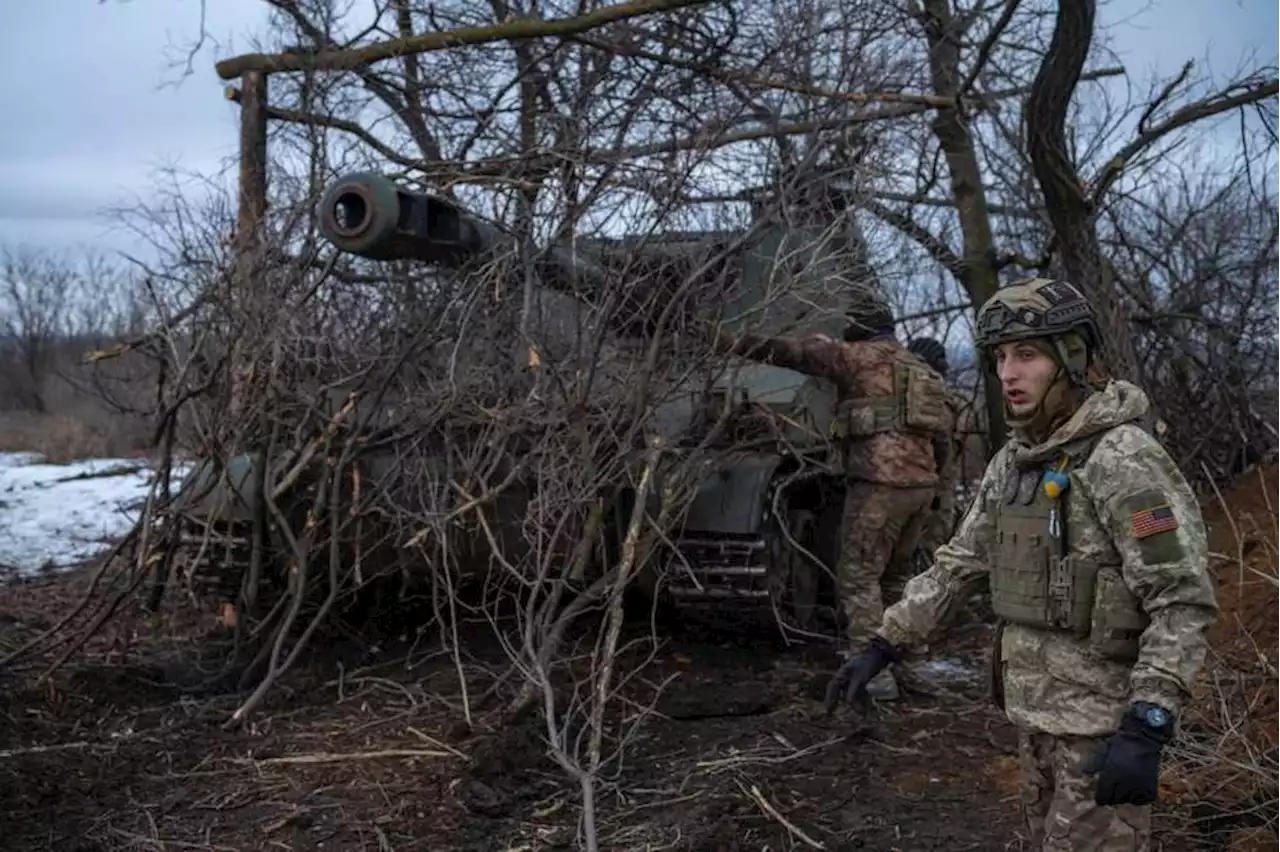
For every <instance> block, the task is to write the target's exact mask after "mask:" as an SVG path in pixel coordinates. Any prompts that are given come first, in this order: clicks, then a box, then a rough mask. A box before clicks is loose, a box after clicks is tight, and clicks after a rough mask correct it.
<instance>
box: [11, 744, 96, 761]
mask: <svg viewBox="0 0 1280 852" xmlns="http://www.w3.org/2000/svg"><path fill="white" fill-rule="evenodd" d="M92 746H93V743H91V742H89V741H87V740H79V741H77V742H74V743H54V744H53V745H38V746H27V747H26V748H7V749H4V750H3V751H0V760H4V759H6V758H10V757H24V756H26V755H28V754H44V753H45V752H50V751H71V750H73V749H82V748H91V747H92Z"/></svg>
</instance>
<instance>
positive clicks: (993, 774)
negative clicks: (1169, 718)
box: [0, 469, 1276, 852]
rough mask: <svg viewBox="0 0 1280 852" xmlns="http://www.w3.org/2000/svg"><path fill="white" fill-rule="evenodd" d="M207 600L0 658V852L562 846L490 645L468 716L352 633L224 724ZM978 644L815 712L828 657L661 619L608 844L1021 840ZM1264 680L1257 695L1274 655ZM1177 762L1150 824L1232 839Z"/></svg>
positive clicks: (992, 845) (424, 666)
mask: <svg viewBox="0 0 1280 852" xmlns="http://www.w3.org/2000/svg"><path fill="white" fill-rule="evenodd" d="M1271 476H1272V479H1271V480H1270V482H1271V483H1272V484H1271V486H1270V491H1269V492H1268V493H1270V494H1271V495H1272V496H1274V493H1275V489H1274V482H1275V480H1274V469H1273V470H1272V474H1271ZM1271 523H1272V525H1273V526H1274V518H1273V519H1272V521H1271ZM1220 527H1221V519H1217V520H1216V521H1215V523H1214V528H1215V529H1219V528H1220ZM1215 534H1216V535H1217V534H1218V533H1215ZM1273 541H1274V539H1273ZM1214 547H1215V548H1223V547H1225V545H1224V544H1223V543H1222V541H1221V540H1220V539H1215V544H1214ZM1255 547H1262V546H1261V545H1259V546H1255ZM1273 561H1274V560H1273ZM1272 574H1273V576H1274V570H1273V571H1272ZM83 582H84V574H83V573H80V574H77V575H72V576H63V577H58V578H44V579H40V580H36V581H31V582H28V583H23V584H19V585H13V586H9V587H7V588H5V589H3V590H2V591H0V656H3V655H4V654H5V653H7V650H9V649H12V648H13V647H15V646H16V644H17V643H19V642H21V641H23V640H24V639H25V638H27V637H30V636H32V635H35V634H36V633H38V632H39V631H41V630H43V629H45V628H46V627H47V626H48V625H50V624H52V623H53V622H54V621H55V620H56V619H57V617H58V616H59V615H60V614H61V613H62V612H64V611H65V610H66V607H67V606H68V605H69V602H70V601H72V600H74V599H75V598H76V596H77V594H78V586H79V585H80V584H83ZM1271 594H1272V598H1271V601H1272V602H1271V604H1270V606H1271V609H1270V612H1271V619H1272V622H1273V624H1272V627H1273V629H1274V613H1275V611H1276V610H1275V598H1274V586H1273V587H1272V591H1271ZM1241 599H1242V600H1243V596H1242V597H1241ZM209 621H212V619H209ZM209 621H206V622H205V623H202V624H200V625H198V627H196V626H193V625H192V624H191V623H189V622H184V623H182V624H181V625H179V624H178V623H176V621H175V620H173V619H172V617H169V618H166V619H163V620H159V621H156V622H141V621H139V622H135V623H134V624H132V625H131V626H129V627H125V626H119V627H113V628H112V629H110V630H107V631H105V632H104V633H103V634H102V635H101V636H100V637H98V638H97V639H95V641H94V643H93V644H91V645H90V646H89V647H88V648H87V649H86V650H85V652H84V654H82V655H80V656H78V657H76V658H74V659H73V661H72V662H70V663H68V664H67V665H65V666H64V667H62V668H61V669H60V670H58V671H57V672H56V673H55V674H54V675H53V677H52V678H51V679H50V681H49V682H48V683H47V684H45V685H43V686H40V687H33V686H32V685H31V683H32V680H31V675H32V674H37V673H38V671H39V670H38V669H36V670H34V671H31V670H28V671H26V672H23V673H8V674H0V802H3V806H0V848H3V849H5V850H15V852H23V851H24V850H58V852H102V851H103V850H162V849H163V850H178V849H188V850H189V849H196V850H223V849H225V850H249V849H263V850H272V849H279V850H321V849H324V850H366V849H367V850H379V852H389V850H396V852H404V850H415V849H418V850H426V849H430V850H476V852H479V850H486V852H492V851H493V850H510V852H516V850H522V852H541V850H553V849H565V850H567V849H573V848H576V843H575V837H576V832H577V827H578V824H579V814H580V811H579V801H580V799H579V795H578V793H579V791H578V788H577V786H576V784H575V783H573V782H572V781H571V780H570V779H569V777H568V776H567V775H566V773H565V772H564V770H563V769H562V768H561V767H559V766H558V765H556V763H555V762H554V761H553V760H551V759H550V758H549V757H548V756H547V752H546V747H545V743H544V741H543V739H542V738H543V735H544V734H545V726H544V725H543V722H542V720H541V717H540V716H539V715H533V716H530V717H529V719H527V720H526V721H524V722H522V723H519V724H514V725H510V724H508V725H502V724H500V723H499V718H500V716H501V713H502V707H501V706H500V705H499V704H498V702H492V701H486V700H485V698H486V696H485V695H484V693H485V692H486V691H488V690H489V689H490V687H491V686H492V685H493V684H494V681H495V673H497V672H500V671H501V670H502V668H503V667H502V666H501V665H499V661H500V659H501V654H500V653H499V651H498V649H497V648H496V647H485V646H484V645H483V643H473V644H472V647H473V650H472V656H470V657H468V658H467V659H466V660H465V661H464V666H463V670H464V672H465V673H466V676H467V683H468V687H469V691H468V695H467V696H466V701H467V705H468V707H469V708H470V709H471V713H472V722H473V725H472V726H471V727H470V728H469V727H468V726H467V725H466V724H465V723H464V722H463V718H464V709H463V707H464V700H463V695H462V694H461V692H460V690H459V679H458V674H457V670H456V667H455V663H454V661H453V659H452V658H451V657H450V656H449V655H447V654H443V653H441V652H440V651H438V650H435V648H429V647H426V645H427V643H426V642H425V641H420V642H419V643H418V644H417V646H416V647H410V646H409V645H408V644H406V643H404V642H401V641H398V640H395V639H392V640H388V641H383V642H380V643H378V644H376V645H371V644H367V643H366V642H361V641H357V640H355V639H353V638H350V637H348V638H337V639H335V638H332V637H331V638H328V639H326V641H324V642H320V643H317V646H316V651H315V653H314V654H313V655H311V657H310V658H308V660H307V661H306V663H305V665H301V666H299V667H298V668H297V669H296V670H295V671H293V672H292V673H290V674H289V675H287V676H286V677H285V678H284V679H283V680H282V682H281V683H280V684H279V685H278V687H277V689H276V690H275V691H274V692H273V693H272V695H271V697H270V698H269V699H268V701H267V702H266V704H264V705H263V706H262V707H261V708H260V710H259V711H258V712H257V713H256V714H254V715H253V717H252V718H251V719H250V720H249V721H248V722H247V723H246V724H244V725H242V726H240V727H235V728H227V727H226V726H225V724H224V723H225V722H226V720H227V719H228V717H229V716H230V715H231V713H232V712H233V711H234V710H235V708H236V707H237V706H238V705H239V703H240V702H241V701H242V700H243V699H244V694H243V693H237V692H235V691H234V689H233V687H234V684H231V685H228V684H227V682H226V680H225V679H222V680H219V679H217V678H215V677H213V675H214V674H216V673H215V672H209V671H200V670H199V668H198V665H197V662H198V659H199V658H200V656H201V654H199V653H198V651H197V649H199V648H200V647H201V646H202V645H203V644H204V643H202V642H201V640H200V636H201V635H203V634H202V632H201V631H206V630H207V631H212V632H211V633H210V634H208V635H212V636H216V635H218V634H217V630H218V629H219V628H217V627H215V626H213V625H212V624H210V623H209ZM1219 638H1220V637H1219ZM126 639H127V640H128V641H127V643H126V641H125V640H126ZM988 641H989V631H988V629H987V628H986V626H985V625H971V626H970V627H969V628H968V629H967V630H962V631H958V632H956V633H953V634H952V635H951V636H950V637H949V638H948V639H947V640H946V641H945V642H943V643H940V644H938V645H935V646H934V648H933V649H932V654H933V657H934V659H935V660H940V661H942V662H941V663H938V664H937V665H935V666H934V667H933V668H931V669H930V671H931V673H932V674H933V676H934V680H933V682H934V684H935V685H937V686H939V687H941V691H940V692H939V694H934V695H912V696H910V697H909V698H908V700H905V701H902V702H898V703H895V704H890V705H883V706H882V707H881V708H880V710H879V711H878V714H877V716H876V717H875V718H874V719H872V720H870V721H859V720H856V719H853V718H851V717H849V716H848V715H837V716H835V717H832V718H827V717H826V716H825V714H824V712H823V709H822V706H821V700H820V694H821V689H822V687H823V685H824V684H825V674H826V673H827V671H828V669H827V666H828V665H829V663H828V661H827V659H826V654H825V653H822V652H820V651H816V650H812V649H810V650H806V649H803V648H801V649H789V650H787V649H781V648H779V647H777V646H776V645H775V644H774V643H773V642H772V641H770V639H769V638H767V636H766V635H762V634H761V633H760V632H759V631H757V632H756V634H751V633H748V632H746V629H745V628H744V627H743V626H742V625H727V626H726V625H701V626H700V625H698V624H696V623H689V624H685V625H683V626H682V627H680V628H678V629H673V630H672V631H670V633H669V636H668V639H667V642H666V644H665V645H664V646H663V647H661V648H660V649H659V651H658V652H657V654H656V656H655V658H654V660H653V661H652V663H650V664H649V665H648V666H647V667H646V668H644V669H643V671H642V672H641V673H640V674H639V675H637V676H636V677H634V678H633V679H632V680H631V681H630V682H629V684H628V687H627V690H626V694H627V695H628V697H629V698H630V699H631V700H632V701H633V702H634V703H633V704H631V705H629V706H630V707H631V710H632V711H633V712H634V710H635V708H637V707H642V706H645V705H647V704H648V703H650V702H651V701H652V700H653V698H654V694H655V690H656V687H657V685H658V684H665V686H664V688H663V697H662V698H660V699H659V700H658V701H657V703H656V706H655V711H656V712H655V713H653V714H652V715H650V716H649V717H648V718H647V720H646V721H645V722H644V724H643V725H642V726H640V727H639V728H637V729H635V730H634V731H631V729H630V727H629V726H628V725H627V724H626V723H625V722H624V721H622V720H615V722H614V729H613V730H612V732H611V733H612V735H614V736H615V737H616V736H618V735H621V734H623V733H626V732H629V731H630V732H631V739H630V740H629V741H628V742H627V744H626V748H625V750H624V751H623V752H622V754H623V758H622V760H621V761H620V762H619V763H615V764H612V765H611V766H610V767H609V769H608V772H607V773H606V777H605V778H603V779H602V781H601V783H600V789H599V791H598V796H597V801H598V808H599V823H600V826H601V844H600V848H601V849H607V850H642V849H643V850H659V849H671V850H687V852H695V850H706V852H713V850H714V852H732V850H747V849H751V850H764V849H769V850H786V849H825V850H830V852H839V850H855V849H856V850H886V852H888V850H900V852H912V850H955V851H956V852H959V850H988V849H990V850H1019V849H1023V848H1025V847H1024V846H1023V843H1022V839H1021V837H1020V828H1021V826H1020V824H1019V821H1018V817H1017V791H1016V786H1015V766H1016V763H1015V761H1014V759H1013V744H1014V732H1013V729H1012V728H1011V727H1010V725H1009V724H1008V723H1007V721H1006V720H1005V719H1004V718H1003V717H1002V716H1001V715H1000V714H998V713H997V712H995V711H994V710H993V709H992V708H991V707H990V705H989V704H988V702H987V698H986V696H987V689H986V683H985V680H984V677H983V672H984V671H985V665H986V663H985V659H986V646H987V643H988ZM1270 641H1271V645H1270V647H1271V648H1272V651H1273V652H1274V645H1275V643H1274V638H1272V639H1271V640H1270ZM126 645H127V646H128V647H127V653H123V651H124V650H125V647H126ZM1272 664H1273V665H1274V658H1273V659H1272ZM1269 688H1270V690H1271V693H1270V695H1271V700H1272V702H1274V694H1275V678H1274V669H1272V676H1271V682H1270V687H1269ZM1272 706H1273V707H1274V703H1273V704H1272ZM1272 719H1274V716H1273V717H1272ZM1273 727H1274V726H1273ZM1271 733H1272V735H1273V736H1274V730H1272V731H1271ZM615 744H616V743H614V742H609V743H606V746H607V747H609V746H612V745H615ZM607 750H608V748H606V751H607ZM1177 780H1178V781H1179V783H1180V784H1181V786H1179V787H1177V789H1176V790H1174V792H1173V794H1171V795H1170V796H1168V797H1167V798H1168V799H1169V801H1168V802H1165V803H1162V804H1161V805H1159V806H1157V808H1158V811H1157V816H1156V820H1157V823H1158V824H1161V823H1167V824H1170V825H1175V824H1176V825H1177V826H1178V827H1179V829H1178V830H1179V831H1180V832H1182V833H1180V834H1179V835H1178V837H1177V839H1176V840H1173V841H1171V842H1168V843H1166V845H1165V846H1164V847H1163V848H1166V849H1188V850H1193V849H1215V848H1216V849H1224V848H1229V847H1228V843H1229V842H1233V841H1230V840H1229V838H1231V837H1235V838H1236V841H1234V842H1237V843H1238V842H1239V835H1240V832H1239V831H1238V830H1236V831H1235V832H1234V834H1232V833H1231V832H1227V833H1226V834H1224V835H1221V837H1224V838H1228V839H1227V840H1221V841H1216V842H1214V843H1212V844H1208V843H1206V844H1201V843H1193V842H1191V841H1190V840H1189V839H1188V836H1187V834H1186V833H1185V832H1186V831H1187V830H1188V829H1187V825H1188V824H1189V820H1190V819H1191V818H1192V817H1193V816H1194V813H1195V807H1196V805H1195V803H1194V802H1193V801H1191V799H1190V798H1189V794H1188V790H1191V789H1192V787H1191V786H1189V783H1190V782H1186V781H1185V779H1177ZM1189 815H1190V816H1189ZM1234 848H1237V849H1245V848H1248V847H1246V846H1243V845H1237V846H1236V847H1234ZM1258 848H1261V847H1258ZM1269 848H1275V846H1274V842H1273V843H1272V845H1271V846H1270V847H1269Z"/></svg>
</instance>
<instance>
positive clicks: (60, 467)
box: [0, 453, 184, 575]
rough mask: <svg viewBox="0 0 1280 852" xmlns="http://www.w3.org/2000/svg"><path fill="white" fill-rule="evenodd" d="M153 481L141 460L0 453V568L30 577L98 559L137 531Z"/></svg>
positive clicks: (178, 473) (178, 479) (178, 478)
mask: <svg viewBox="0 0 1280 852" xmlns="http://www.w3.org/2000/svg"><path fill="white" fill-rule="evenodd" d="M175 467H176V466H175ZM182 473H184V472H183V471H179V470H175V471H174V474H175V476H174V480H175V485H176V484H177V483H178V482H181V477H182ZM152 476H153V473H152V471H151V469H150V467H149V466H148V465H147V464H146V463H144V462H140V461H139V460H137V459H85V460H83V461H75V462H71V463H69V464H48V463H45V461H44V458H43V457H42V456H39V455H36V454H34V453H0V568H2V569H3V570H7V571H16V572H17V573H18V574H19V575H32V574H37V573H39V572H41V571H46V570H52V569H56V568H66V567H69V566H73V565H76V564H78V563H80V562H83V561H84V560H86V559H89V558H91V557H93V556H96V555H98V554H99V553H101V552H102V551H104V550H106V549H107V548H108V547H110V545H111V542H112V540H113V539H116V538H118V537H120V536H122V535H124V534H126V533H127V532H128V531H129V530H130V529H131V528H132V527H133V525H134V523H135V522H136V521H137V519H138V514H139V512H140V510H141V508H142V504H143V502H144V501H145V500H146V496H147V489H148V488H149V487H150V484H151V479H152Z"/></svg>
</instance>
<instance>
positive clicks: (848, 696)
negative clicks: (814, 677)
mask: <svg viewBox="0 0 1280 852" xmlns="http://www.w3.org/2000/svg"><path fill="white" fill-rule="evenodd" d="M900 659H901V657H900V655H899V654H898V651H897V649H895V648H894V647H893V646H892V645H890V644H889V643H888V642H887V641H886V640H885V639H884V638H883V637H881V636H875V637H873V638H872V639H871V641H870V642H869V643H868V644H867V646H866V647H865V648H863V649H862V650H861V651H859V652H858V653H857V654H856V655H854V656H853V657H850V658H849V660H848V661H847V662H846V663H845V664H844V665H842V666H841V667H840V668H839V670H838V671H836V673H835V675H834V676H833V677H832V678H831V682H830V683H828V684H827V715H828V716H830V715H831V713H832V711H834V710H835V708H836V704H838V703H839V701H840V698H841V696H843V697H844V700H845V702H846V703H848V704H850V705H851V706H854V707H856V708H858V709H859V710H860V711H864V712H865V711H866V708H867V704H868V702H869V701H870V699H869V698H868V696H867V684H868V683H870V682H871V679H872V678H873V677H875V676H876V675H878V674H879V673H880V672H881V670H882V669H884V668H885V667H886V666H888V665H889V664H890V663H896V662H898V661H899V660H900Z"/></svg>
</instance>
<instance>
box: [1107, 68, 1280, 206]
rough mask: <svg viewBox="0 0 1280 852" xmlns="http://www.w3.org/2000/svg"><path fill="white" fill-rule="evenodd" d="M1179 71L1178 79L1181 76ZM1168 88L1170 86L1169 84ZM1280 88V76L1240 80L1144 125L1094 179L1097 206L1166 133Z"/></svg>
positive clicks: (1263, 97) (1262, 97)
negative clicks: (1166, 116)
mask: <svg viewBox="0 0 1280 852" xmlns="http://www.w3.org/2000/svg"><path fill="white" fill-rule="evenodd" d="M1181 77H1182V75H1179V78H1178V79H1181ZM1241 87H1243V88H1244V91H1242V92H1239V93H1237V94H1231V92H1232V91H1233V90H1234V89H1238V88H1241ZM1166 91H1167V88H1166ZM1278 91H1280V79H1277V78H1274V77H1273V78H1272V79H1270V80H1260V81H1254V82H1250V83H1237V84H1234V85H1232V86H1230V87H1228V88H1226V89H1223V90H1222V91H1220V92H1218V93H1216V94H1214V95H1211V96H1209V97H1207V98H1205V99H1203V100H1199V101H1196V102H1195V103H1191V104H1187V105H1186V106H1184V107H1183V108H1182V109H1179V110H1178V111H1176V112H1174V113H1173V115H1170V116H1169V117H1168V118H1166V119H1165V120H1164V121H1161V122H1159V123H1157V124H1154V125H1151V126H1149V127H1146V129H1140V130H1139V133H1138V135H1137V137H1135V138H1134V139H1133V141H1131V142H1130V143H1129V144H1128V145H1125V146H1124V147H1123V148H1121V149H1120V150H1119V151H1117V152H1116V154H1115V156H1113V157H1112V158H1111V159H1110V160H1108V161H1107V164H1106V165H1105V166H1104V167H1103V169H1102V173H1101V174H1099V175H1098V178H1097V180H1095V181H1094V189H1093V206H1094V209H1095V210H1096V209H1097V208H1098V205H1099V203H1100V202H1101V200H1102V196H1103V195H1104V194H1106V191H1107V190H1108V189H1110V188H1111V186H1112V184H1114V183H1115V182H1116V181H1117V180H1119V179H1120V175H1121V174H1123V173H1124V169H1125V166H1126V165H1128V164H1129V162H1130V161H1132V160H1133V158H1134V157H1137V156H1138V155H1139V154H1141V153H1142V152H1143V151H1145V150H1146V149H1147V148H1150V147H1151V146H1152V145H1154V144H1155V143H1156V142H1158V141H1160V139H1161V138H1162V137H1164V136H1167V135H1169V134H1170V133H1172V132H1173V131H1175V130H1177V129H1179V128H1181V127H1186V126H1187V125H1189V124H1193V123H1195V122H1197V121H1200V120H1201V119H1204V118H1212V117H1213V116H1215V115H1219V114H1221V113H1224V112H1229V111H1231V110H1233V109H1237V108H1239V107H1244V106H1248V105H1249V104H1253V103H1257V102H1258V101H1261V100H1265V99H1266V98H1269V97H1273V96H1275V95H1276V93H1277V92H1278ZM1146 117H1147V116H1145V115H1144V121H1143V122H1141V123H1140V125H1139V127H1140V128H1141V127H1142V126H1143V125H1145V124H1146V121H1145V118H1146Z"/></svg>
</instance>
